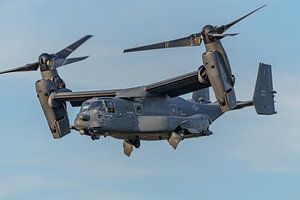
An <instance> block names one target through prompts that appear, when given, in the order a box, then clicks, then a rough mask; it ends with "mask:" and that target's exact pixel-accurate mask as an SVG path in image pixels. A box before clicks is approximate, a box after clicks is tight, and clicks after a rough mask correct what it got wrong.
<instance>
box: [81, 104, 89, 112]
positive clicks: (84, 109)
mask: <svg viewBox="0 0 300 200" xmlns="http://www.w3.org/2000/svg"><path fill="white" fill-rule="evenodd" d="M89 108H90V102H85V103H83V104H82V106H81V110H80V111H81V112H83V111H88V110H89Z"/></svg>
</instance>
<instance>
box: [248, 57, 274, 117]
mask: <svg viewBox="0 0 300 200" xmlns="http://www.w3.org/2000/svg"><path fill="white" fill-rule="evenodd" d="M275 94H276V91H274V90H273V82H272V69H271V65H267V64H263V63H260V65H259V69H258V74H257V79H256V85H255V91H254V95H253V105H254V107H255V110H256V112H257V114H259V115H272V114H276V113H277V112H276V111H275V106H274V96H275Z"/></svg>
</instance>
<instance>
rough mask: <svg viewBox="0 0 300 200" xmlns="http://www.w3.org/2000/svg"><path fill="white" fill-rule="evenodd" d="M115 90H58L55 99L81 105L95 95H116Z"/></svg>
mask: <svg viewBox="0 0 300 200" xmlns="http://www.w3.org/2000/svg"><path fill="white" fill-rule="evenodd" d="M116 92H117V91H115V90H102V91H84V92H58V93H55V94H54V95H53V97H52V98H53V100H56V101H60V102H61V101H63V102H65V101H70V103H71V105H72V106H73V107H77V106H81V104H82V103H83V102H84V101H86V100H88V99H91V98H94V97H115V96H116Z"/></svg>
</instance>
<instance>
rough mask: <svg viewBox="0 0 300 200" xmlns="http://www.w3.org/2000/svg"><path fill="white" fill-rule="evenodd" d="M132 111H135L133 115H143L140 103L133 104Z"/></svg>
mask: <svg viewBox="0 0 300 200" xmlns="http://www.w3.org/2000/svg"><path fill="white" fill-rule="evenodd" d="M134 110H135V113H136V114H137V115H143V114H144V111H143V105H142V104H140V103H135V104H134Z"/></svg>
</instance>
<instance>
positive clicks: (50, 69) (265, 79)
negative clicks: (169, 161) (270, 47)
mask: <svg viewBox="0 0 300 200" xmlns="http://www.w3.org/2000/svg"><path fill="white" fill-rule="evenodd" d="M262 7H264V6H262ZM262 7H260V8H258V9H256V10H254V11H252V12H251V13H249V14H247V15H245V16H243V17H241V18H239V19H238V20H235V21H233V22H231V23H229V24H226V25H222V26H212V25H206V26H204V28H203V29H202V31H201V32H200V33H196V34H192V35H191V36H188V37H185V38H181V39H177V40H172V41H168V42H163V43H157V44H153V45H148V46H143V47H137V48H132V49H127V50H124V52H132V51H141V50H150V49H160V48H171V47H184V46H198V45H200V44H201V41H202V40H203V41H204V45H205V48H206V51H205V52H204V53H203V55H202V60H203V65H202V66H201V67H200V68H199V69H198V70H197V71H194V72H191V73H187V74H184V75H180V76H177V77H174V78H170V79H167V80H164V81H161V82H157V83H153V84H150V85H144V86H140V87H134V88H129V89H117V90H101V91H83V92H72V91H71V90H70V89H67V88H66V84H65V82H64V81H63V80H62V79H61V78H60V76H59V75H58V72H57V68H58V67H61V66H63V65H67V64H70V63H74V62H77V61H81V60H83V59H85V58H87V57H77V58H67V57H68V56H69V55H70V54H71V53H72V52H73V51H74V50H76V49H77V48H78V47H79V46H80V45H81V44H83V43H84V42H85V41H86V40H88V39H89V38H90V37H91V35H87V36H84V37H83V38H81V39H80V40H78V41H76V42H75V43H73V44H71V45H70V46H68V47H67V48H65V49H63V50H61V51H59V52H57V53H55V54H47V53H44V54H41V55H40V56H39V60H38V62H35V63H32V64H27V65H25V66H22V67H17V68H14V69H11V70H7V71H3V72H0V74H4V73H10V72H25V71H35V70H38V69H39V70H40V72H41V76H42V78H41V80H38V81H37V82H36V93H37V96H38V98H39V101H40V104H41V106H42V109H43V112H44V114H45V117H46V120H47V122H48V125H49V128H50V130H51V132H52V134H53V137H54V138H61V137H63V136H65V135H67V134H69V133H70V132H71V130H76V131H78V132H79V133H80V134H81V135H86V136H90V137H91V138H92V139H93V140H95V139H99V138H100V136H104V137H106V136H111V137H114V138H117V139H122V140H124V142H123V148H124V153H125V154H126V155H127V156H130V154H131V152H132V151H133V146H134V147H135V148H139V147H140V141H141V140H167V141H168V142H169V144H170V145H171V146H172V147H173V148H174V149H176V147H177V145H178V144H179V143H180V142H181V141H182V140H183V139H188V138H195V137H201V136H209V135H211V134H212V132H211V131H210V130H209V127H210V125H211V124H212V123H213V122H214V121H215V120H216V119H217V118H218V117H220V116H221V115H222V114H223V113H225V112H227V111H231V110H237V109H241V108H244V107H248V106H254V107H255V109H256V112H257V113H258V114H260V115H271V114H275V113H276V112H275V108H274V94H275V93H276V92H275V91H273V86H272V73H271V66H270V65H266V64H263V63H261V64H260V65H259V69H258V76H257V81H256V86H255V91H254V96H253V100H250V101H237V100H236V95H235V91H234V83H235V79H234V76H233V75H232V71H231V67H230V64H229V60H228V58H227V55H226V52H225V50H224V48H223V46H222V44H221V39H223V38H224V37H227V36H234V35H236V34H228V33H224V32H225V31H226V30H228V29H229V28H230V27H232V26H233V25H234V24H236V23H238V22H239V21H240V20H242V19H244V18H246V17H247V16H249V15H251V14H252V13H254V12H256V11H257V10H259V9H261V8H262ZM209 87H212V89H213V91H214V94H215V97H216V99H217V102H215V103H212V102H211V101H210V97H209V93H208V91H209V90H208V89H209ZM191 92H193V93H192V99H190V100H188V99H184V98H181V97H179V96H181V95H183V94H187V93H191ZM66 102H70V103H71V105H72V106H73V107H77V106H81V109H80V111H79V113H78V114H77V116H76V118H75V121H74V125H72V126H70V123H69V119H68V114H67V109H66Z"/></svg>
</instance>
